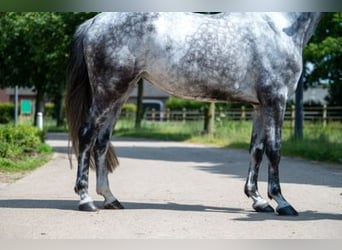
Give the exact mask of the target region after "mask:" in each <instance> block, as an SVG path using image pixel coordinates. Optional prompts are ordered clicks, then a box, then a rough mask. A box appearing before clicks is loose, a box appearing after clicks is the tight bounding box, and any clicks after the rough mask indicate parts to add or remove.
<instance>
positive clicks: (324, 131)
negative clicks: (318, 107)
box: [115, 120, 342, 164]
mask: <svg viewBox="0 0 342 250" xmlns="http://www.w3.org/2000/svg"><path fill="white" fill-rule="evenodd" d="M133 127H134V124H133V122H132V121H129V120H120V121H119V123H118V125H117V129H116V132H115V135H116V136H125V137H139V138H151V139H159V140H174V141H187V142H194V143H202V144H210V145H215V146H220V147H228V148H240V149H245V150H248V148H249V142H250V135H251V130H252V122H251V121H221V122H218V123H216V128H215V133H214V135H203V133H202V128H203V124H202V122H201V121H197V122H185V123H183V122H148V121H144V122H143V123H142V127H141V128H140V129H138V130H135V129H134V128H133ZM282 155H284V156H291V157H301V158H304V159H308V160H314V161H325V162H332V163H339V164H342V124H341V123H329V124H328V126H326V127H324V128H323V126H322V125H321V124H314V123H306V124H305V130H304V139H303V140H302V141H297V140H295V139H294V138H293V133H292V129H291V128H290V125H289V124H288V123H285V125H284V129H283V139H282Z"/></svg>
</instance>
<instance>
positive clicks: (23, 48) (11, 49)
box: [0, 12, 95, 125]
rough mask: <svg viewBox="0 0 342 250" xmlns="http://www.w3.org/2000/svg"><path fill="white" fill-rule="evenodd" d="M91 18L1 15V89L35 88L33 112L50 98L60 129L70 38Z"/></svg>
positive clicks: (81, 16)
mask: <svg viewBox="0 0 342 250" xmlns="http://www.w3.org/2000/svg"><path fill="white" fill-rule="evenodd" d="M94 14H95V13H54V12H26V13H11V12H9V13H0V29H1V34H0V58H1V60H0V86H1V87H13V86H15V85H18V86H23V87H34V89H35V90H36V91H37V97H36V109H35V110H36V112H40V111H43V108H44V99H45V98H46V97H49V98H51V99H52V100H54V102H55V107H57V111H56V112H57V113H58V115H57V117H59V119H57V123H58V125H60V123H61V120H62V119H61V113H62V112H61V110H62V100H63V92H64V88H65V69H66V65H67V59H68V47H69V44H70V41H71V37H72V34H73V32H74V30H75V28H76V26H77V25H78V24H80V23H81V22H82V21H84V20H85V19H88V18H89V17H91V16H94ZM35 117H36V116H35Z"/></svg>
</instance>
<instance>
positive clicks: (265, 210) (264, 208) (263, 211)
mask: <svg viewBox="0 0 342 250" xmlns="http://www.w3.org/2000/svg"><path fill="white" fill-rule="evenodd" d="M254 210H255V211H257V212H261V213H274V209H273V207H271V206H270V205H267V206H266V207H263V208H261V207H254Z"/></svg>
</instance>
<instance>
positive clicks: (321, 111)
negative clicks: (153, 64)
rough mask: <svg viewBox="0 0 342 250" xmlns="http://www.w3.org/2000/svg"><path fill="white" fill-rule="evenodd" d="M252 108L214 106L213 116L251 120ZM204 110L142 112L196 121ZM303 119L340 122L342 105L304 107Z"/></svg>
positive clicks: (289, 116)
mask: <svg viewBox="0 0 342 250" xmlns="http://www.w3.org/2000/svg"><path fill="white" fill-rule="evenodd" d="M252 112H253V109H252V108H249V107H248V108H247V107H245V106H242V107H241V108H230V109H222V108H216V112H215V117H216V118H220V119H230V120H252ZM121 115H122V116H123V117H126V118H132V117H134V115H135V114H134V113H128V112H123V113H122V114H121ZM204 115H205V111H204V110H203V109H199V110H186V109H183V110H179V111H171V110H169V109H166V110H165V111H156V110H154V109H152V110H146V111H145V113H144V120H149V121H183V122H185V121H198V120H203V119H204ZM294 120H295V107H294V106H291V107H290V108H287V110H286V113H285V121H291V124H294ZM304 121H310V122H322V124H323V126H326V125H327V123H328V122H331V121H340V122H342V107H328V106H326V105H324V106H321V107H305V108H304Z"/></svg>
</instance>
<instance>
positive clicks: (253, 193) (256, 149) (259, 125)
mask: <svg viewBox="0 0 342 250" xmlns="http://www.w3.org/2000/svg"><path fill="white" fill-rule="evenodd" d="M263 129H264V128H263V119H262V117H261V113H260V111H259V110H255V112H254V121H253V132H252V138H251V146H250V149H249V153H250V155H251V160H250V164H249V170H248V177H247V180H246V184H245V194H246V195H247V196H248V197H250V198H252V199H253V208H254V209H255V210H256V211H258V212H274V210H273V208H272V207H271V206H270V205H269V204H268V202H267V201H266V200H265V199H263V198H262V196H261V195H260V194H259V191H258V174H259V168H260V164H261V162H262V157H263V154H264V148H265V145H264V140H265V137H264V130H263Z"/></svg>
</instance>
